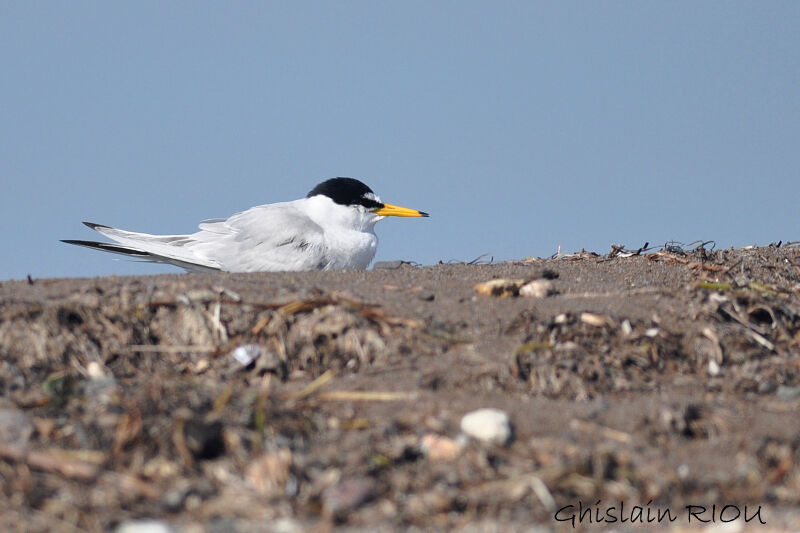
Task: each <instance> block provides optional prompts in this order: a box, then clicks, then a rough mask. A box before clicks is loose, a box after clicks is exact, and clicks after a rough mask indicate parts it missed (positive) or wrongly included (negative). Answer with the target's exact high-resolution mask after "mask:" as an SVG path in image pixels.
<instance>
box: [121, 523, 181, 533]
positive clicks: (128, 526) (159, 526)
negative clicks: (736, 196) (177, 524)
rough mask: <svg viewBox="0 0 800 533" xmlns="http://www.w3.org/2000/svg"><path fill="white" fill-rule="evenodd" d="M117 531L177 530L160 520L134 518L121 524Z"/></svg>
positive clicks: (155, 532) (153, 532)
mask: <svg viewBox="0 0 800 533" xmlns="http://www.w3.org/2000/svg"><path fill="white" fill-rule="evenodd" d="M115 533H175V530H174V529H172V528H171V527H169V524H165V523H164V522H159V521H158V520H135V521H133V520H132V521H129V522H123V523H122V524H120V525H119V527H117V529H116V532H115Z"/></svg>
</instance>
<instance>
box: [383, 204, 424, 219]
mask: <svg viewBox="0 0 800 533" xmlns="http://www.w3.org/2000/svg"><path fill="white" fill-rule="evenodd" d="M372 212H373V213H375V214H376V215H379V216H382V217H426V216H428V213H425V212H423V211H417V210H416V209H409V208H408V207H400V206H399V205H392V204H383V207H379V208H378V209H373V210H372Z"/></svg>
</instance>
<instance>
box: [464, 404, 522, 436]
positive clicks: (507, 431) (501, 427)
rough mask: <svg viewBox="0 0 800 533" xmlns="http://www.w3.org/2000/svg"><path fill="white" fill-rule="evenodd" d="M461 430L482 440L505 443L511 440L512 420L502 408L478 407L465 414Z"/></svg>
mask: <svg viewBox="0 0 800 533" xmlns="http://www.w3.org/2000/svg"><path fill="white" fill-rule="evenodd" d="M461 431H463V432H464V433H465V434H467V435H469V436H470V437H472V438H474V439H477V440H479V441H482V442H489V443H493V444H500V445H504V444H507V443H508V441H510V440H511V420H510V419H509V418H508V415H507V414H506V412H505V411H501V410H500V409H492V408H485V409H478V410H477V411H472V412H470V413H467V414H466V415H464V417H463V418H462V419H461Z"/></svg>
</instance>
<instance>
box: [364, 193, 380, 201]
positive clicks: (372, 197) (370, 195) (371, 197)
mask: <svg viewBox="0 0 800 533" xmlns="http://www.w3.org/2000/svg"><path fill="white" fill-rule="evenodd" d="M364 198H366V199H367V200H374V201H376V202H378V203H383V202H381V197H380V196H378V195H377V194H375V193H374V192H368V193H364Z"/></svg>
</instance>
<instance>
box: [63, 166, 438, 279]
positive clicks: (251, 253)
mask: <svg viewBox="0 0 800 533" xmlns="http://www.w3.org/2000/svg"><path fill="white" fill-rule="evenodd" d="M390 216H394V217H427V216H428V214H427V213H424V212H422V211H418V210H416V209H409V208H407V207H400V206H396V205H392V204H387V203H384V202H382V201H381V199H380V198H379V197H378V196H377V195H376V194H375V193H374V192H372V189H370V188H369V187H367V186H366V185H364V184H363V183H362V182H360V181H358V180H357V179H353V178H333V179H329V180H327V181H323V182H322V183H320V184H319V185H317V186H316V187H314V188H313V189H311V192H309V193H308V195H307V196H306V197H305V198H302V199H300V200H294V201H292V202H280V203H275V204H265V205H259V206H256V207H251V208H250V209H248V210H247V211H242V212H241V213H236V214H235V215H233V216H231V217H229V218H226V219H213V220H206V221H204V222H202V223H201V224H200V231H198V232H196V233H192V234H189V235H150V234H147V233H135V232H132V231H125V230H121V229H117V228H112V227H111V226H104V225H102V224H94V223H91V222H84V224H86V225H87V226H89V227H90V228H92V229H93V230H95V231H97V232H99V233H101V234H102V235H104V236H106V237H108V238H109V239H111V240H113V241H116V242H115V243H106V242H96V241H81V240H71V239H70V240H64V241H62V242H65V243H68V244H76V245H78V246H86V247H88V248H92V249H95V250H102V251H104V252H113V253H117V254H122V255H127V256H130V257H135V258H138V259H141V260H144V261H149V262H155V263H168V264H171V265H175V266H178V267H181V268H183V269H185V270H186V271H188V272H220V271H221V272H274V271H282V270H283V271H287V270H292V271H294V270H363V269H365V268H367V266H369V264H370V262H371V261H372V258H373V257H375V252H376V250H377V249H378V237H377V235H375V224H376V223H377V222H378V221H379V220H383V219H384V218H385V217H390Z"/></svg>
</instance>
